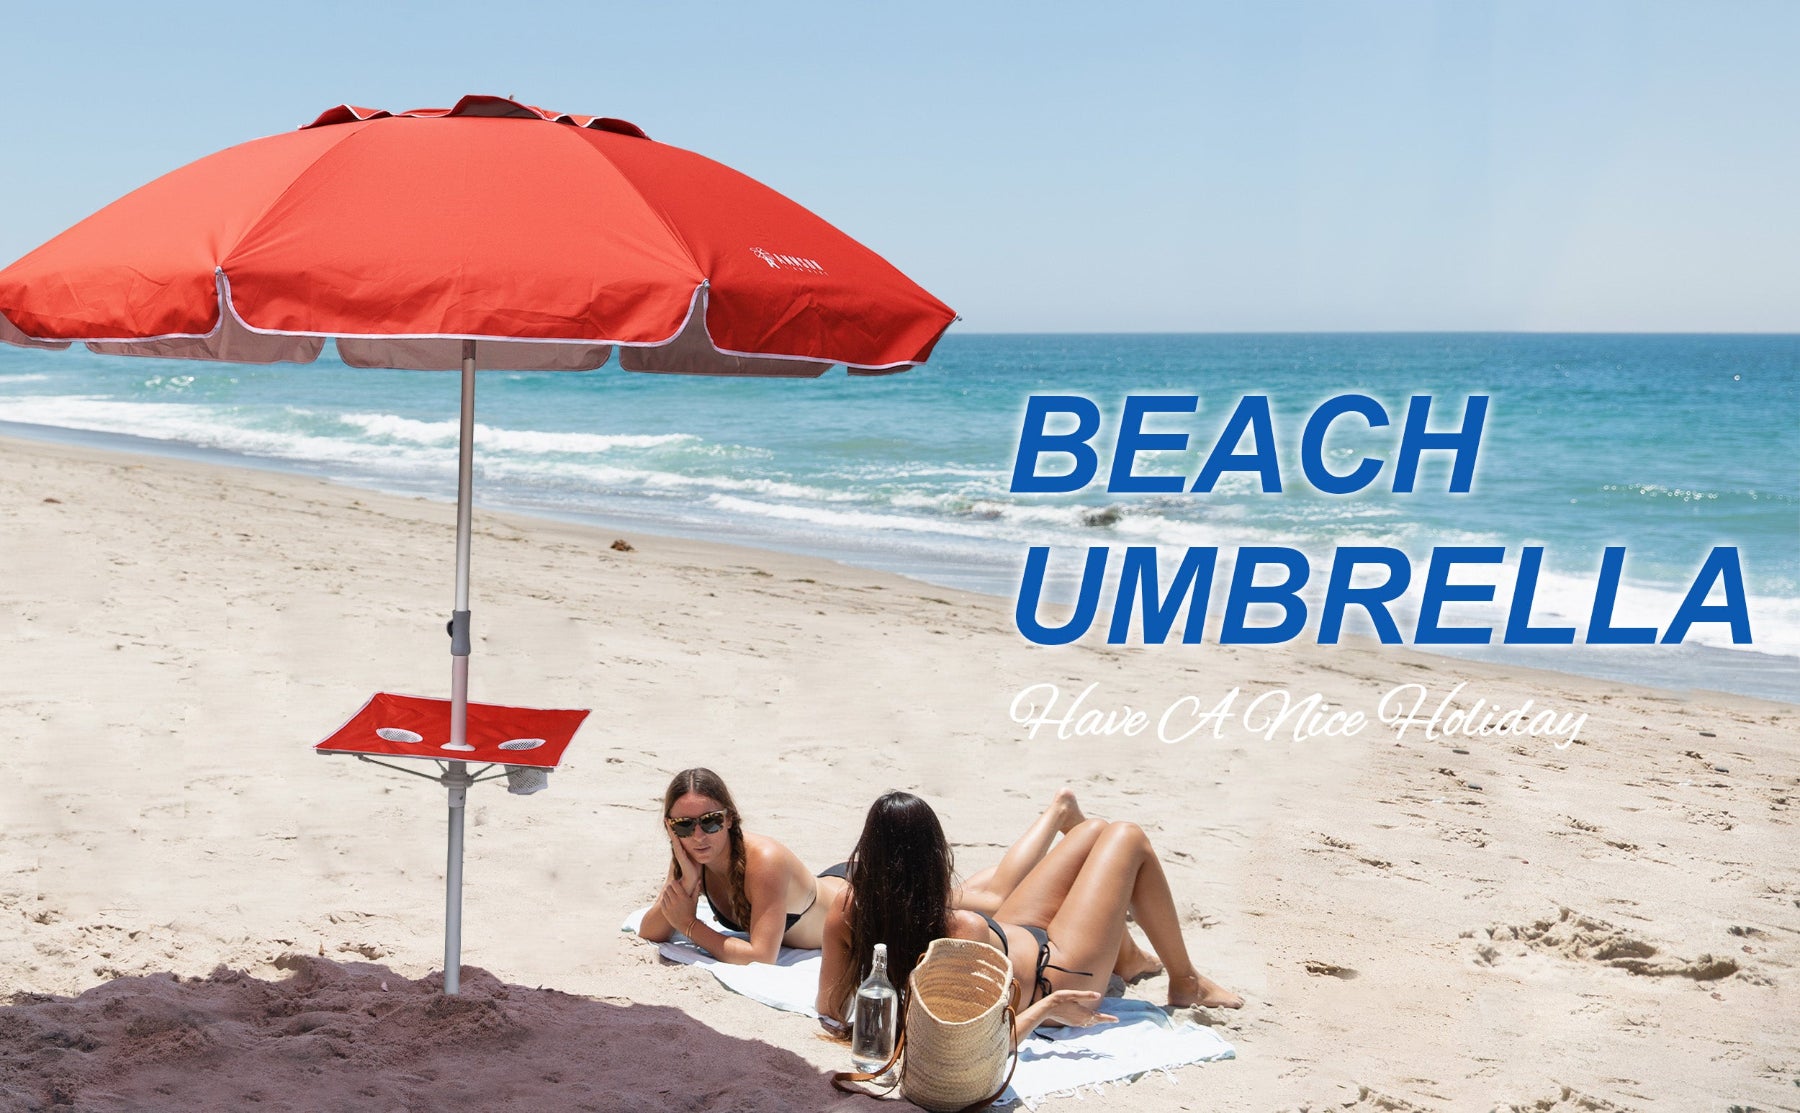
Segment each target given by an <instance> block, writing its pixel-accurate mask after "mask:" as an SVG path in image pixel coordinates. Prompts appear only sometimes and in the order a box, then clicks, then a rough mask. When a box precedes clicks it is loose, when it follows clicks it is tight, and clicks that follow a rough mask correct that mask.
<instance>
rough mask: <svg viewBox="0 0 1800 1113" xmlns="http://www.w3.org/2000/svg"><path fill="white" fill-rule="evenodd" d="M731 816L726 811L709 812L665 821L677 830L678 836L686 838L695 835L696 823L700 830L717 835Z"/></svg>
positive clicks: (670, 827)
mask: <svg viewBox="0 0 1800 1113" xmlns="http://www.w3.org/2000/svg"><path fill="white" fill-rule="evenodd" d="M729 818H730V817H729V816H727V815H726V814H725V813H724V812H707V813H706V814H705V815H700V816H683V817H682V818H680V819H665V820H664V822H665V823H667V824H668V825H669V830H671V831H673V832H675V837H676V838H678V839H686V838H692V837H693V834H694V827H695V825H698V826H699V828H700V830H702V831H704V832H706V833H707V834H709V835H716V834H718V833H719V829H720V828H722V827H724V826H725V821H726V820H727V819H729Z"/></svg>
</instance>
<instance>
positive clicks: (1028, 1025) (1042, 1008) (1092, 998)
mask: <svg viewBox="0 0 1800 1113" xmlns="http://www.w3.org/2000/svg"><path fill="white" fill-rule="evenodd" d="M1117 1019H1119V1018H1118V1017H1116V1016H1113V1015H1111V1014H1110V1013H1103V1012H1101V1011H1100V994H1099V993H1097V992H1095V991H1094V990H1091V989H1059V990H1057V991H1056V992H1055V993H1052V994H1051V995H1050V996H1048V997H1045V998H1042V999H1041V1000H1039V1001H1037V1002H1036V1003H1034V1004H1032V1005H1028V1006H1027V1007H1025V1008H1024V1009H1022V1010H1020V1011H1019V1012H1018V1013H1017V1014H1016V1015H1015V1016H1014V1017H1013V1040H1014V1041H1015V1042H1016V1041H1019V1040H1023V1039H1024V1038H1025V1037H1026V1036H1029V1035H1031V1033H1032V1031H1033V1030H1034V1029H1036V1028H1037V1026H1038V1025H1040V1024H1048V1023H1050V1022H1051V1021H1055V1022H1056V1023H1058V1024H1061V1025H1064V1026H1066V1027H1069V1028H1086V1027H1088V1026H1089V1025H1092V1024H1111V1023H1112V1022H1113V1021H1115V1020H1117Z"/></svg>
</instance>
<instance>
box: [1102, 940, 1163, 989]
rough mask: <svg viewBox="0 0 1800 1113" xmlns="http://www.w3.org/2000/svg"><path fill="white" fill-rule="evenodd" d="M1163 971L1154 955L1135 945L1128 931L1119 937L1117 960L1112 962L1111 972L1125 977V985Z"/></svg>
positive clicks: (1152, 976)
mask: <svg viewBox="0 0 1800 1113" xmlns="http://www.w3.org/2000/svg"><path fill="white" fill-rule="evenodd" d="M1162 972H1163V964H1162V963H1161V962H1158V961H1157V958H1156V956H1155V955H1153V954H1150V953H1149V952H1147V951H1145V950H1144V949H1143V948H1142V947H1139V946H1138V945H1137V940H1135V939H1133V938H1132V937H1131V933H1130V932H1129V931H1128V932H1126V933H1125V934H1124V935H1123V936H1122V937H1120V939H1119V960H1118V961H1117V962H1115V963H1113V973H1115V974H1117V975H1118V976H1119V977H1121V978H1124V979H1125V984H1126V985H1131V984H1134V983H1136V982H1141V981H1143V980H1144V979H1145V978H1154V977H1155V976H1156V975H1158V974H1160V973H1162Z"/></svg>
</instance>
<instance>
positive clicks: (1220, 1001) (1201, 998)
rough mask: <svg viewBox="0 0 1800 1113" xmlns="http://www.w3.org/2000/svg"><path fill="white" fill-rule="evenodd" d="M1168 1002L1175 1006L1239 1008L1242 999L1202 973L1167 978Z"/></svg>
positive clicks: (1242, 1003)
mask: <svg viewBox="0 0 1800 1113" xmlns="http://www.w3.org/2000/svg"><path fill="white" fill-rule="evenodd" d="M1169 1004H1170V1005H1171V1006H1173V1007H1175V1008H1183V1007H1186V1006H1189V1005H1193V1006H1197V1007H1199V1008H1203V1009H1241V1008H1243V1007H1244V999H1243V998H1242V997H1239V996H1238V995H1237V994H1235V993H1233V992H1231V991H1230V990H1229V989H1226V988H1225V987H1224V986H1222V985H1220V984H1219V983H1218V982H1215V981H1213V980H1212V979H1211V978H1209V977H1207V976H1206V975H1204V974H1198V973H1196V974H1189V975H1186V976H1183V977H1177V976H1174V975H1171V976H1170V978H1169Z"/></svg>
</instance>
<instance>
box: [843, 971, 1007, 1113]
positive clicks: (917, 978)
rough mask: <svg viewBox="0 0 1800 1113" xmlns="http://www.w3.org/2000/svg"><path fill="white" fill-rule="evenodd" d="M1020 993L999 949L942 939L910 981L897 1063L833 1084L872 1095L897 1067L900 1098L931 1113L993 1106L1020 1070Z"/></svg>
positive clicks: (846, 1073) (955, 1112)
mask: <svg viewBox="0 0 1800 1113" xmlns="http://www.w3.org/2000/svg"><path fill="white" fill-rule="evenodd" d="M1016 995H1017V989H1016V987H1015V985H1014V983H1013V977H1012V964H1011V963H1009V962H1008V961H1007V959H1006V956H1005V955H1003V954H1001V953H1000V951H999V949H998V948H995V947H992V946H989V945H988V944H986V943H977V942H973V941H971V940H967V939H939V940H936V941H935V942H933V943H932V944H931V946H930V947H928V948H926V950H925V954H924V956H923V957H921V958H920V959H919V964H918V965H917V966H915V967H913V972H912V977H911V978H909V979H908V980H907V992H906V1009H905V1012H904V1014H903V1015H902V1016H901V1019H900V1034H899V1038H898V1039H897V1040H896V1041H895V1044H894V1057H893V1058H892V1059H890V1060H888V1062H887V1065H886V1066H884V1067H882V1068H881V1069H880V1070H877V1071H875V1072H873V1073H870V1074H862V1073H858V1072H855V1071H841V1072H839V1073H837V1074H835V1075H833V1076H832V1079H831V1084H832V1085H833V1086H836V1087H837V1088H838V1089H840V1090H844V1091H847V1092H849V1093H867V1092H868V1091H866V1090H861V1089H857V1088H856V1087H854V1086H852V1085H850V1083H866V1082H873V1081H874V1080H876V1079H878V1078H880V1077H882V1076H883V1075H885V1074H887V1073H888V1071H890V1070H892V1069H893V1068H894V1064H895V1063H896V1062H898V1063H899V1064H900V1092H901V1094H903V1095H904V1096H905V1097H906V1099H907V1100H908V1101H910V1102H912V1103H913V1104H914V1105H917V1106H920V1107H922V1108H925V1109H929V1110H931V1111H932V1113H961V1111H964V1110H972V1109H980V1108H982V1107H983V1106H987V1105H992V1104H993V1103H994V1102H995V1101H996V1100H997V1099H998V1098H999V1097H1000V1095H1001V1094H1003V1093H1005V1092H1006V1087H1007V1085H1008V1084H1009V1083H1010V1082H1011V1081H1012V1068H1013V1067H1014V1066H1017V1065H1018V1061H1019V1057H1018V1045H1017V1044H1016V1043H1015V1042H1014V1041H1013V1005H1014V1001H1015V998H1016Z"/></svg>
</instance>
